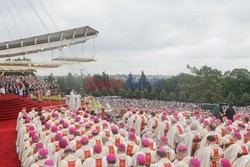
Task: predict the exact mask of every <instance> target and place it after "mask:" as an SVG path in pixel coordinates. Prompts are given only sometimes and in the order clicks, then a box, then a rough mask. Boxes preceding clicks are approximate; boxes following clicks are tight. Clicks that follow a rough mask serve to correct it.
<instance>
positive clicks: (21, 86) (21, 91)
mask: <svg viewBox="0 0 250 167" xmlns="http://www.w3.org/2000/svg"><path fill="white" fill-rule="evenodd" d="M0 87H1V94H17V95H20V96H26V95H35V96H38V95H40V96H50V95H51V94H53V93H55V94H58V91H59V88H58V87H55V86H52V85H50V84H49V83H48V82H46V81H44V80H42V79H38V78H36V77H34V76H4V75H3V76H2V77H1V80H0Z"/></svg>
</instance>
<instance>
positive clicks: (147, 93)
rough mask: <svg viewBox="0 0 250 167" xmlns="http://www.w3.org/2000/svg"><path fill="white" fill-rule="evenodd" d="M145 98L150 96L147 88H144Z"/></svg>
mask: <svg viewBox="0 0 250 167" xmlns="http://www.w3.org/2000/svg"><path fill="white" fill-rule="evenodd" d="M143 98H150V94H149V92H148V90H147V89H144V90H143Z"/></svg>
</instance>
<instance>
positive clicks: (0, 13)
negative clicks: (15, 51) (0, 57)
mask: <svg viewBox="0 0 250 167" xmlns="http://www.w3.org/2000/svg"><path fill="white" fill-rule="evenodd" d="M0 15H1V16H2V19H3V22H4V25H5V28H6V30H7V32H8V34H9V37H10V40H12V36H11V34H10V31H9V29H8V26H7V23H6V20H5V18H4V16H3V13H2V11H1V8H0Z"/></svg>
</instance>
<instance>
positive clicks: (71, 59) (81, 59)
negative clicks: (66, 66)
mask: <svg viewBox="0 0 250 167" xmlns="http://www.w3.org/2000/svg"><path fill="white" fill-rule="evenodd" d="M53 61H63V62H76V63H82V62H94V61H96V59H94V58H89V57H88V58H86V57H62V56H60V57H57V58H55V59H53Z"/></svg>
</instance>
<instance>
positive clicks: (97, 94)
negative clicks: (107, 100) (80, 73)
mask: <svg viewBox="0 0 250 167" xmlns="http://www.w3.org/2000/svg"><path fill="white" fill-rule="evenodd" d="M92 95H93V96H95V97H99V96H100V95H101V93H100V91H99V90H98V89H95V90H94V91H93V92H92Z"/></svg>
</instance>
